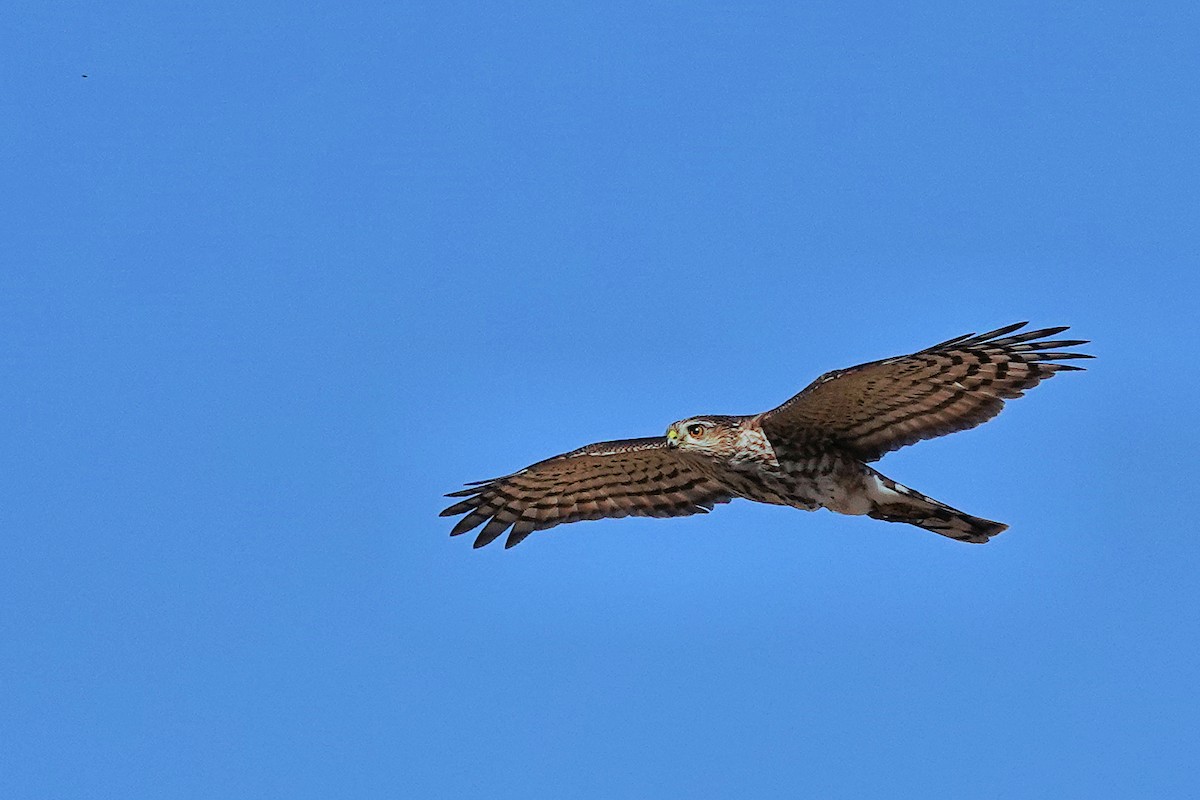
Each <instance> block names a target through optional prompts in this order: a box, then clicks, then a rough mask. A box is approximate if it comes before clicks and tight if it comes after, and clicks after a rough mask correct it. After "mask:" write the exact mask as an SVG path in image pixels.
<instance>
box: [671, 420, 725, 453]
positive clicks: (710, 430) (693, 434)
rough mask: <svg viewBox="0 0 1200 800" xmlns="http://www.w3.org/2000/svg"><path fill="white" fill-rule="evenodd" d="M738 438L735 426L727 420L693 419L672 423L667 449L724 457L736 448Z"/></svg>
mask: <svg viewBox="0 0 1200 800" xmlns="http://www.w3.org/2000/svg"><path fill="white" fill-rule="evenodd" d="M736 436H737V434H736V432H735V431H734V429H733V426H732V425H730V424H729V422H728V421H727V420H725V419H722V418H713V417H691V418H690V419H682V420H680V421H679V422H673V423H671V426H670V427H669V428H667V447H678V448H679V449H680V450H686V451H689V452H692V453H701V454H704V455H709V456H713V457H723V456H726V455H728V454H729V452H730V451H731V449H732V448H733V447H734V444H735V443H734V439H735V438H736Z"/></svg>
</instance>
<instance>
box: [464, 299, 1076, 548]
mask: <svg viewBox="0 0 1200 800" xmlns="http://www.w3.org/2000/svg"><path fill="white" fill-rule="evenodd" d="M1027 324H1028V323H1025V322H1019V323H1017V324H1015V325H1007V326H1005V327H1003V328H999V329H997V330H994V331H990V332H989V333H983V334H978V335H976V334H973V333H968V334H965V335H963V336H956V337H955V338H953V339H950V340H949V341H946V342H942V343H941V344H935V345H934V346H932V347H927V348H925V349H924V350H921V351H919V352H916V353H913V354H911V355H906V356H897V357H895V358H885V359H883V360H882V361H872V362H870V363H867V364H860V365H859V366H857V367H851V368H849V369H841V370H835V371H834V372H829V373H826V374H825V375H822V376H821V377H819V378H817V379H816V380H815V381H813V383H812V384H811V385H810V386H809V387H808V388H807V389H805V390H804V391H802V392H800V394H798V395H796V396H795V397H793V398H792V399H791V400H788V401H787V402H786V403H784V404H783V405H781V406H779V407H778V408H775V409H772V410H770V411H764V412H763V413H761V414H754V415H752V416H741V417H733V416H726V415H712V414H708V415H703V416H699V417H690V418H688V419H684V420H680V421H679V422H675V423H672V424H671V426H670V427H669V428H667V432H666V434H665V435H663V436H653V437H649V438H645V439H623V440H620V441H615V442H598V443H596V444H590V445H588V446H587V447H581V448H579V449H578V450H572V451H571V452H570V453H564V454H563V455H560V456H555V457H554V458H549V459H546V460H545V461H539V462H538V463H536V464H533V465H531V466H528V467H526V468H525V469H523V470H520V471H519V472H514V473H513V474H511V475H506V476H504V477H502V478H494V479H492V480H488V481H480V482H478V483H474V484H468V486H467V488H465V489H462V490H461V491H457V492H452V493H450V494H448V495H446V496H447V497H455V498H463V499H461V500H458V501H457V502H456V503H455V504H454V505H452V506H450V507H449V508H447V509H446V510H445V511H443V512H442V516H443V517H446V516H455V515H458V514H465V515H466V516H465V517H463V518H462V519H461V520H459V521H458V524H456V525H455V526H454V528H453V529H452V530H451V531H450V535H451V536H457V535H458V534H461V533H466V532H467V531H469V530H472V529H473V528H476V527H478V526H479V525H483V530H481V531H480V532H479V535H478V537H476V539H475V547H482V546H484V545H485V544H488V543H490V542H492V541H495V540H496V539H497V538H498V537H499V536H500V535H501V534H502V533H504V532H505V531H509V533H508V539H507V540H506V541H505V544H504V546H505V547H512V546H513V545H515V544H517V543H518V542H520V541H521V540H522V539H524V538H525V537H526V536H528V535H529V534H530V533H532V532H533V531H540V530H545V529H546V528H553V527H554V526H555V525H561V524H563V523H565V522H578V521H580V520H586V519H601V518H603V517H626V516H630V515H633V516H641V517H682V516H686V515H689V514H699V513H705V512H708V511H711V510H712V508H713V506H714V505H715V504H717V503H728V502H729V501H730V500H732V499H734V498H735V497H744V498H746V499H747V500H756V501H758V502H760V503H773V504H775V505H784V506H792V507H793V508H800V509H804V510H805V511H813V510H815V509H818V508H827V509H829V510H830V511H836V512H838V513H840V514H866V515H867V516H870V517H874V518H875V519H881V520H886V521H887V522H907V523H908V524H910V525H916V526H918V527H920V528H924V529H926V530H930V531H933V532H934V533H940V534H941V535H942V536H948V537H950V538H951V539H958V540H959V541H963V542H986V541H987V540H988V539H990V538H991V537H993V536H995V535H996V534H998V533H1000V532H1002V531H1003V530H1005V529H1006V528H1007V527H1008V526H1007V525H1005V524H1003V523H1000V522H993V521H991V520H987V519H982V518H980V517H974V516H971V515H970V514H966V513H964V512H962V511H959V510H958V509H955V508H951V507H950V506H948V505H945V504H944V503H939V502H938V501H937V500H934V499H932V498H929V497H926V496H925V495H923V494H921V493H920V492H918V491H916V490H914V489H910V488H908V487H907V486H903V485H901V484H899V483H897V482H896V481H894V480H892V479H891V478H889V477H887V476H885V475H882V474H880V473H879V472H877V471H876V470H874V469H872V468H871V467H869V466H868V464H869V463H870V462H872V461H877V460H879V458H881V457H882V456H883V455H884V454H885V453H888V452H890V451H892V450H895V449H897V448H899V447H904V446H905V445H909V444H912V443H914V442H918V441H920V440H922V439H931V438H933V437H935V436H943V435H945V434H947V433H954V432H955V431H961V430H966V429H967V428H974V427H975V426H976V425H980V424H982V423H984V422H987V421H988V420H989V419H991V418H992V417H994V416H996V415H997V414H999V413H1000V409H1002V408H1003V407H1004V401H1005V400H1007V399H1011V398H1014V397H1020V396H1021V395H1022V394H1023V393H1024V391H1025V390H1026V389H1030V388H1032V387H1034V386H1036V385H1038V383H1040V382H1041V381H1042V380H1044V379H1046V378H1049V377H1052V376H1053V375H1054V374H1055V373H1057V372H1063V371H1066V370H1079V369H1081V367H1076V366H1072V365H1070V364H1061V363H1058V362H1060V361H1065V360H1069V359H1076V358H1091V356H1089V355H1086V354H1084V353H1079V352H1069V351H1065V350H1063V348H1068V347H1074V346H1076V345H1081V344H1086V343H1087V342H1086V340H1077V339H1057V340H1048V337H1052V336H1055V335H1057V334H1060V333H1062V332H1063V331H1065V330H1066V329H1067V328H1066V327H1060V328H1044V329H1042V330H1036V331H1026V332H1024V333H1015V332H1016V331H1018V330H1020V329H1021V328H1024V327H1025V325H1027ZM484 523H486V524H484ZM510 528H511V530H509V529H510Z"/></svg>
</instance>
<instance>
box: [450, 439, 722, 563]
mask: <svg viewBox="0 0 1200 800" xmlns="http://www.w3.org/2000/svg"><path fill="white" fill-rule="evenodd" d="M446 496H447V497H465V498H466V499H465V500H461V501H459V502H458V503H455V504H454V505H452V506H450V507H449V508H447V509H446V510H445V511H443V512H442V514H441V515H442V516H443V517H449V516H455V515H457V514H466V516H465V517H463V518H462V519H461V520H459V521H458V524H457V525H455V526H454V529H453V530H451V531H450V535H451V536H457V535H458V534H460V533H466V532H467V531H469V530H471V529H472V528H475V527H478V526H479V525H482V524H483V523H485V522H486V523H487V524H486V525H484V526H483V530H482V531H480V532H479V536H478V537H476V539H475V547H483V546H484V545H485V544H488V543H490V542H492V541H494V540H495V539H496V538H498V537H499V536H500V534H502V533H504V531H505V530H507V529H508V528H509V527H511V528H512V531H511V532H510V533H509V534H508V539H507V540H506V541H505V543H504V546H505V547H512V546H513V545H515V544H517V543H518V542H520V541H521V540H522V539H524V538H525V537H526V536H528V535H529V534H530V533H531V532H533V531H539V530H544V529H546V528H553V527H554V526H555V525H561V524H563V523H565V522H577V521H579V520H585V519H601V518H603V517H627V516H640V517H682V516H687V515H689V514H700V513H704V512H707V511H709V510H711V509H712V507H713V504H715V503H727V502H729V501H730V500H731V499H732V495H731V494H730V493H729V492H728V491H727V490H726V489H724V488H722V487H721V486H720V485H719V484H717V483H716V482H715V481H713V480H712V479H711V478H709V477H707V476H706V475H704V474H703V473H702V472H700V471H699V470H698V469H696V467H695V466H693V464H692V463H691V462H690V461H689V457H688V456H687V455H686V454H682V453H680V452H679V451H678V450H677V449H671V448H668V447H667V442H666V440H665V439H664V438H663V437H661V436H659V437H654V438H648V439H625V440H622V441H616V442H598V443H596V444H591V445H588V446H587V447H581V448H580V449H578V450H574V451H572V452H570V453H564V454H563V455H560V456H555V457H554V458H549V459H546V460H545V461H539V462H538V463H536V464H533V465H532V466H528V467H526V468H525V469H523V470H521V471H520V472H515V473H513V474H512V475H507V476H505V477H503V478H494V479H493V480H490V481H481V482H479V483H478V484H475V485H473V486H471V487H469V488H467V489H462V490H461V491H457V492H452V493H450V494H448V495H446Z"/></svg>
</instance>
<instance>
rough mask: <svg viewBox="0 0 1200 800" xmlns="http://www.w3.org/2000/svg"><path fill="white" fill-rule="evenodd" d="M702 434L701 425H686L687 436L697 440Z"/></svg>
mask: <svg viewBox="0 0 1200 800" xmlns="http://www.w3.org/2000/svg"><path fill="white" fill-rule="evenodd" d="M703 433H704V426H703V425H688V436H695V437H696V438H697V439H698V438H700V435H701V434H703Z"/></svg>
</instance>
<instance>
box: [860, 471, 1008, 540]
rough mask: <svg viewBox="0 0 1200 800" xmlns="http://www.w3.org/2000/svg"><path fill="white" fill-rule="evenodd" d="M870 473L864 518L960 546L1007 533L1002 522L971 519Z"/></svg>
mask: <svg viewBox="0 0 1200 800" xmlns="http://www.w3.org/2000/svg"><path fill="white" fill-rule="evenodd" d="M868 469H870V468H869V467H868ZM870 472H871V474H870V475H869V476H868V478H867V487H868V495H869V496H870V498H871V500H872V502H873V507H872V508H871V510H870V511H868V512H867V516H870V517H873V518H874V519H881V520H884V521H886V522H906V523H908V524H909V525H916V526H917V527H918V528H924V529H925V530H927V531H933V532H934V533H937V534H941V535H942V536H948V537H950V538H951V539H957V540H958V541H960V542H972V543H975V544H981V543H983V542H986V541H987V540H988V539H990V538H992V537H993V536H996V535H997V534H1000V533H1003V532H1004V531H1006V530H1007V529H1008V526H1007V525H1005V524H1004V523H1003V522H995V521H993V520H990V519H984V518H983V517H976V516H972V515H971V514H967V513H966V512H963V511H959V510H958V509H957V508H951V507H950V506H948V505H946V504H945V503H939V502H938V501H937V500H934V499H933V498H932V497H926V496H925V495H923V494H921V493H920V492H918V491H917V490H916V489H910V488H909V487H907V486H904V485H903V484H899V483H897V482H896V481H894V480H892V479H891V478H889V477H887V476H886V475H881V474H880V473H878V472H876V471H875V470H873V469H872V470H871V471H870ZM872 478H873V479H874V480H872Z"/></svg>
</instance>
